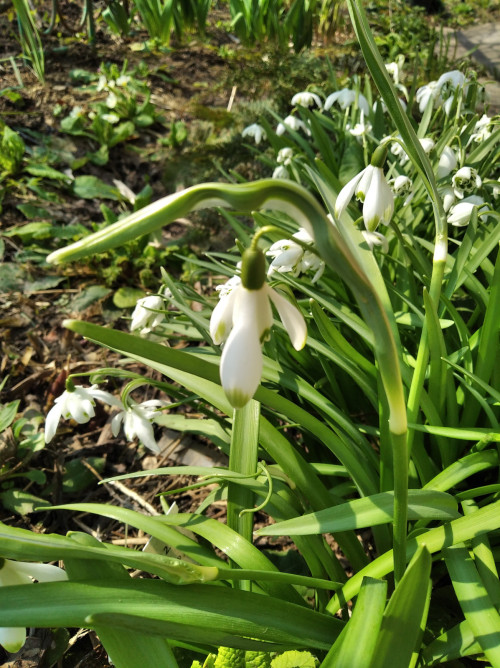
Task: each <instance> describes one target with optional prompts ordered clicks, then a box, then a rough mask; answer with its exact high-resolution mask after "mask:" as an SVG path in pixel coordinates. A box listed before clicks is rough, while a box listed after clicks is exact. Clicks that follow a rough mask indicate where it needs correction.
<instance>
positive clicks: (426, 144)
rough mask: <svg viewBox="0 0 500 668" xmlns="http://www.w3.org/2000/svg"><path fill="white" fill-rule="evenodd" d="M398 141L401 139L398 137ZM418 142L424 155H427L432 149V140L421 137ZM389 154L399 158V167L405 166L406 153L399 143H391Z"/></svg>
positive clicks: (407, 158) (406, 160)
mask: <svg viewBox="0 0 500 668" xmlns="http://www.w3.org/2000/svg"><path fill="white" fill-rule="evenodd" d="M398 139H401V137H400V136H399V135H398ZM418 141H419V142H420V146H421V147H422V148H423V149H424V153H426V154H429V153H430V152H431V151H432V149H433V148H434V145H435V143H434V140H433V139H431V138H430V137H422V138H421V139H419V140H418ZM391 153H392V154H393V155H395V156H397V157H398V158H399V164H400V165H404V164H406V163H407V162H408V160H409V157H408V154H407V152H406V151H405V150H404V148H403V146H402V145H401V144H400V143H399V142H393V143H392V144H391Z"/></svg>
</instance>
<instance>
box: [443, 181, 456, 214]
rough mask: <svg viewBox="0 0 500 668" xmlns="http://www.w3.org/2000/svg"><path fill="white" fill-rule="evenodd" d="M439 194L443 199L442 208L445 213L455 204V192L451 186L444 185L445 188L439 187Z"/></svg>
mask: <svg viewBox="0 0 500 668" xmlns="http://www.w3.org/2000/svg"><path fill="white" fill-rule="evenodd" d="M439 194H440V195H441V199H442V200H443V209H444V211H445V213H448V211H449V210H450V209H451V207H452V206H453V205H454V204H455V192H454V191H453V188H452V187H451V186H446V188H440V189H439Z"/></svg>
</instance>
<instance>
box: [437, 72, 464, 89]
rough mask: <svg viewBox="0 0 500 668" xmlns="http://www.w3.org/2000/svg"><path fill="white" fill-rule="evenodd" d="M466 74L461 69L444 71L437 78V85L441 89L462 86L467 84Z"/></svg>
mask: <svg viewBox="0 0 500 668" xmlns="http://www.w3.org/2000/svg"><path fill="white" fill-rule="evenodd" d="M466 81H467V79H466V77H465V74H463V73H462V72H460V71H459V70H451V72H443V74H442V75H441V76H440V77H439V79H438V80H437V85H438V86H439V88H441V89H443V88H444V89H445V90H446V89H448V90H451V91H454V90H455V89H457V88H461V87H462V86H465V84H466Z"/></svg>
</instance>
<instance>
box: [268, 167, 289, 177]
mask: <svg viewBox="0 0 500 668" xmlns="http://www.w3.org/2000/svg"><path fill="white" fill-rule="evenodd" d="M272 178H273V179H289V178H290V173H289V172H288V169H287V168H286V167H284V166H283V165H278V167H276V169H275V170H274V172H273V176H272Z"/></svg>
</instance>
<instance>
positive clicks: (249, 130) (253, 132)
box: [241, 123, 266, 144]
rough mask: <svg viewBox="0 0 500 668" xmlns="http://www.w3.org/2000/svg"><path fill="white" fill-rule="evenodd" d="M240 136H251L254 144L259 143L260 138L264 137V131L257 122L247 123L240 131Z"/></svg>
mask: <svg viewBox="0 0 500 668" xmlns="http://www.w3.org/2000/svg"><path fill="white" fill-rule="evenodd" d="M241 136H242V137H252V139H253V140H254V141H255V143H256V144H260V142H261V141H262V139H265V138H266V131H265V130H264V128H263V127H262V125H259V124H258V123H252V125H247V127H246V128H245V129H244V130H243V132H242V133H241Z"/></svg>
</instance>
